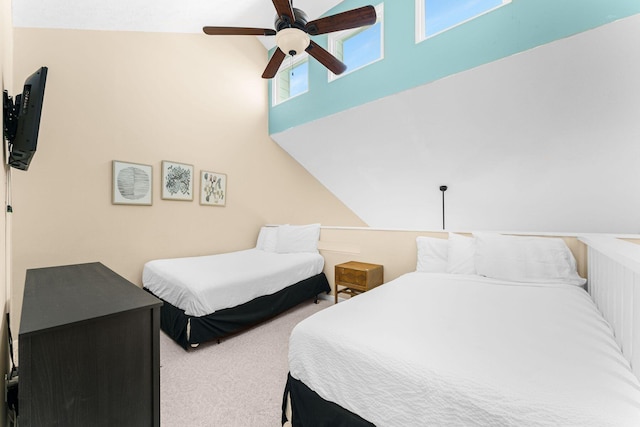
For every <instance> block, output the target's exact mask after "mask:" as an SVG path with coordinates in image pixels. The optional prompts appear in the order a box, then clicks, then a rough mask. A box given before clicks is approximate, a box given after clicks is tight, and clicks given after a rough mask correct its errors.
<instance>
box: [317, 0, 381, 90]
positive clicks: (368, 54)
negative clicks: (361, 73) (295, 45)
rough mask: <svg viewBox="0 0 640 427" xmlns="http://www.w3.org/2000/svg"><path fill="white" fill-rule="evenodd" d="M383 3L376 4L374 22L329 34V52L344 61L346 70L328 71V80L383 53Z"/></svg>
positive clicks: (378, 57)
mask: <svg viewBox="0 0 640 427" xmlns="http://www.w3.org/2000/svg"><path fill="white" fill-rule="evenodd" d="M383 14H384V9H383V4H382V3H381V4H379V5H378V6H376V15H377V16H378V20H377V21H376V23H375V24H373V25H371V26H368V27H364V28H355V29H352V30H345V31H340V32H337V33H333V34H330V35H329V52H331V53H332V54H333V55H334V56H335V57H336V58H338V59H339V60H340V61H342V62H344V64H345V65H346V66H347V71H345V72H344V73H343V74H341V75H339V76H336V75H335V74H333V73H332V72H329V81H331V80H335V79H337V78H339V77H340V76H343V75H345V74H349V73H351V72H353V71H356V70H358V69H360V68H362V67H365V66H367V65H369V64H372V63H374V62H376V61H379V60H380V59H382V58H383V53H384V29H383Z"/></svg>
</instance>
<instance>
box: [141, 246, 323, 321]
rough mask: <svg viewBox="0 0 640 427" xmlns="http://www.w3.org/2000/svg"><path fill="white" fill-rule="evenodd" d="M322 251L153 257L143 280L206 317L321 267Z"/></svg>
mask: <svg viewBox="0 0 640 427" xmlns="http://www.w3.org/2000/svg"><path fill="white" fill-rule="evenodd" d="M323 267H324V258H323V257H322V256H321V255H320V254H318V253H310V252H308V253H289V254H279V253H275V252H265V251H263V250H260V249H247V250H244V251H237V252H229V253H224V254H218V255H207V256H199V257H189V258H172V259H160V260H155V261H149V262H148V263H146V264H145V266H144V270H143V272H142V284H143V286H144V287H145V288H147V289H149V290H150V291H151V292H153V293H154V294H155V295H156V296H158V297H160V298H162V299H163V300H165V301H167V302H169V303H171V304H172V305H174V306H176V307H178V308H180V309H182V310H184V311H185V314H187V315H189V316H204V315H207V314H212V313H214V312H215V311H217V310H221V309H224V308H231V307H235V306H237V305H240V304H243V303H245V302H249V301H251V300H252V299H254V298H257V297H259V296H263V295H271V294H274V293H276V292H278V291H280V290H282V289H284V288H286V287H287V286H290V285H293V284H294V283H297V282H299V281H301V280H304V279H306V278H309V277H311V276H314V275H316V274H319V273H320V272H322V268H323Z"/></svg>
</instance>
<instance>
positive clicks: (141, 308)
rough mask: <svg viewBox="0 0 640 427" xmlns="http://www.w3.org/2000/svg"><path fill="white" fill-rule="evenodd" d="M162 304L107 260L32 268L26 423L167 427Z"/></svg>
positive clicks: (27, 297) (26, 315) (27, 293)
mask: <svg viewBox="0 0 640 427" xmlns="http://www.w3.org/2000/svg"><path fill="white" fill-rule="evenodd" d="M161 305H162V302H161V301H160V300H159V299H157V298H155V297H154V296H152V295H150V294H149V293H147V292H145V291H143V290H142V289H140V288H139V287H137V286H135V285H134V284H132V283H131V282H129V281H127V280H126V279H124V278H123V277H121V276H119V275H118V274H116V273H114V272H113V271H111V270H110V269H108V268H107V267H105V266H104V265H102V264H100V263H90V264H79V265H68V266H61V267H48V268H39V269H32V270H27V278H26V283H25V288H24V300H23V304H22V317H21V321H20V337H19V340H18V347H19V351H18V357H19V361H18V364H19V387H18V401H19V405H20V417H19V423H20V426H21V427H29V426H38V427H44V426H65V427H73V426H82V427H86V426H105V427H106V426H136V427H137V426H155V427H159V426H160V343H159V339H160V336H159V326H160V306H161Z"/></svg>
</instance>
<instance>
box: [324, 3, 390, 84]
mask: <svg viewBox="0 0 640 427" xmlns="http://www.w3.org/2000/svg"><path fill="white" fill-rule="evenodd" d="M375 8H376V16H377V19H376V22H375V23H374V24H372V25H369V26H367V27H360V28H352V29H349V30H343V31H337V32H335V33H330V34H329V36H328V39H327V45H328V47H329V49H328V50H329V53H331V54H332V55H334V56H336V57H337V55H336V50H337V46H338V43H340V42H343V43H344V41H345V40H347V39H349V38H351V37H354V36H356V35H357V34H360V33H362V32H364V31H366V30H368V29H369V28H371V27H372V26H374V25H376V24H378V23H380V57H379V58H378V59H375V60H373V61H371V62H369V63H367V64H364V65H361V66H359V67H358V68H354V69H347V71H345V72H344V73H342V74H338V75H336V74H333V73H332V72H331V71H327V74H328V76H329V77H328V80H329V82H332V81H334V80H337V79H339V78H341V77H344V76H347V75H349V74H351V73H353V72H356V71H358V70H361V69H363V68H365V67H368V66H369V65H371V64H375V63H376V62H379V61H382V60H383V59H384V2H382V3H379V4H378V5H376V6H375ZM338 59H339V60H340V61H342V58H338Z"/></svg>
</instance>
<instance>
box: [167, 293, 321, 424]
mask: <svg viewBox="0 0 640 427" xmlns="http://www.w3.org/2000/svg"><path fill="white" fill-rule="evenodd" d="M331 304H332V302H331V301H329V300H322V299H321V300H320V302H319V304H314V303H313V301H309V302H303V303H302V304H300V305H299V306H297V307H294V308H292V309H291V310H289V311H287V312H285V313H283V314H281V315H280V316H278V317H276V318H274V319H271V320H269V321H268V322H266V323H263V324H261V325H258V326H256V327H254V328H252V329H249V330H247V331H245V332H242V333H240V334H237V335H235V336H233V337H230V338H227V339H225V340H223V341H222V342H221V343H220V344H217V343H216V342H215V341H214V342H210V343H205V344H201V345H200V346H199V347H198V348H196V349H193V350H189V351H185V350H183V349H182V348H181V347H180V346H178V344H176V343H175V342H174V341H173V340H171V338H169V337H168V336H167V335H166V334H165V333H164V332H162V331H160V411H161V415H160V420H161V425H162V427H218V426H221V427H226V426H232V427H277V426H280V417H281V405H282V395H283V391H284V386H285V383H286V379H287V373H288V371H289V370H288V366H287V365H288V363H287V352H288V347H289V335H290V334H291V330H292V329H293V327H294V326H295V325H296V324H298V323H299V322H300V321H301V320H303V319H305V318H307V317H309V316H311V315H312V314H313V313H315V312H317V311H320V310H322V309H324V308H326V307H328V306H330V305H331Z"/></svg>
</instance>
